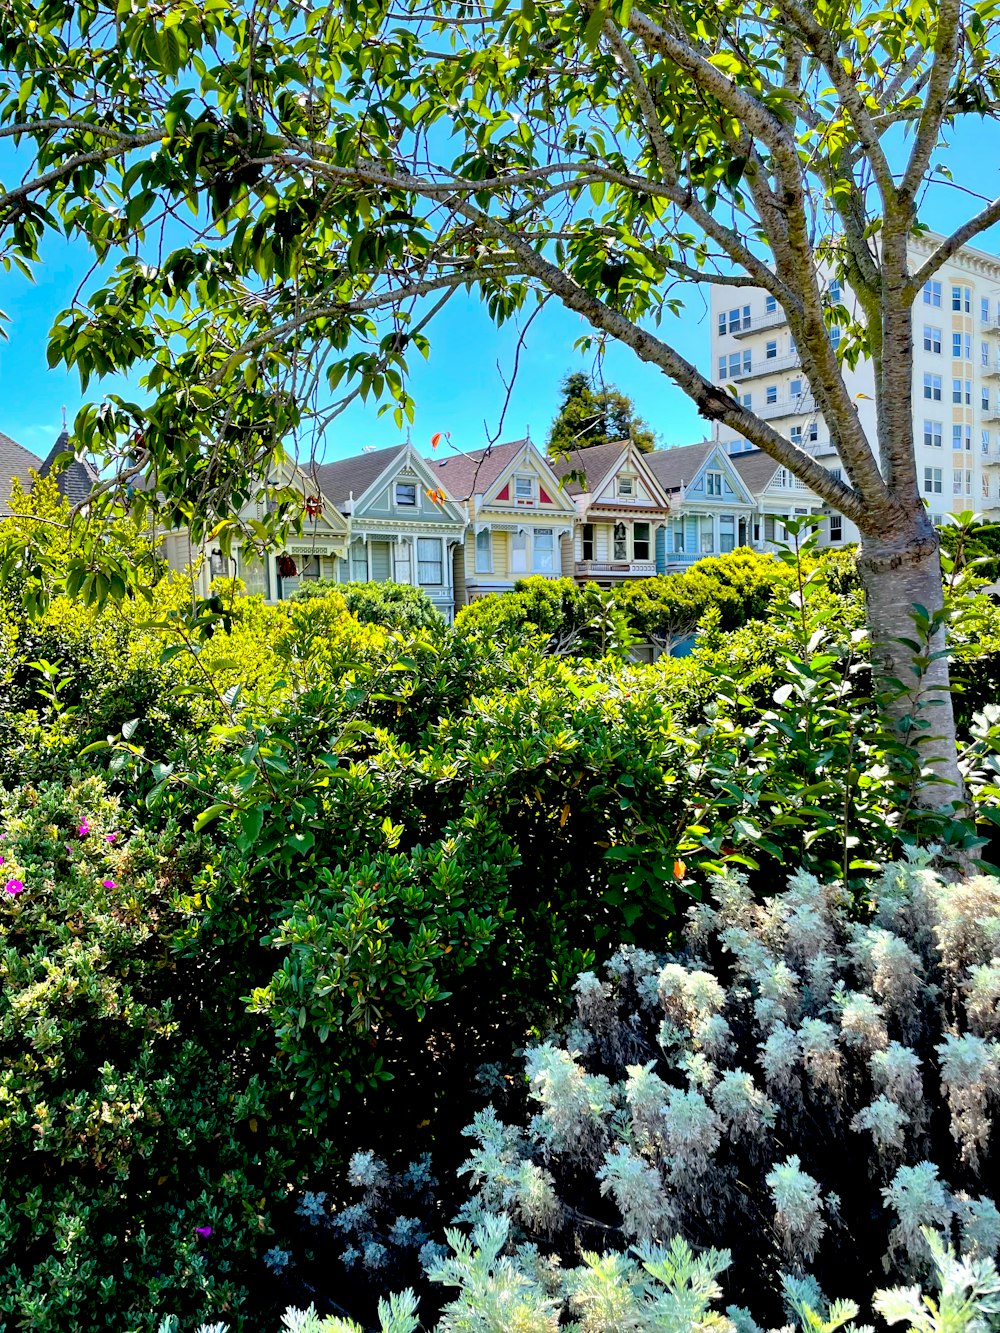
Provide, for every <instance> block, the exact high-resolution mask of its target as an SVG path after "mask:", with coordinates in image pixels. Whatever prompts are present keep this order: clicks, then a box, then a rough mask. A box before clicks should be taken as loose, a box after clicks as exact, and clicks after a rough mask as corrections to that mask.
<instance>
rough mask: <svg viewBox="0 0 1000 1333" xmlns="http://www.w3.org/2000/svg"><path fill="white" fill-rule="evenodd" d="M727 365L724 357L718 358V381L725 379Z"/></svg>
mask: <svg viewBox="0 0 1000 1333" xmlns="http://www.w3.org/2000/svg"><path fill="white" fill-rule="evenodd" d="M727 364H728V362H727V360H726V358H725V357H724V356H720V357H719V379H720V380H724V379H725V378H726V366H727Z"/></svg>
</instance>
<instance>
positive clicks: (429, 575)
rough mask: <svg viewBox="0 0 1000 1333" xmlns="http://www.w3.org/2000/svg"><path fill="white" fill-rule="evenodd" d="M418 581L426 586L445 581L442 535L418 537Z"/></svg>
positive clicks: (436, 584)
mask: <svg viewBox="0 0 1000 1333" xmlns="http://www.w3.org/2000/svg"><path fill="white" fill-rule="evenodd" d="M417 582H418V583H420V584H421V585H422V586H425V587H430V586H432V585H435V586H440V585H441V584H442V583H444V557H443V556H442V554H441V538H440V537H418V538H417Z"/></svg>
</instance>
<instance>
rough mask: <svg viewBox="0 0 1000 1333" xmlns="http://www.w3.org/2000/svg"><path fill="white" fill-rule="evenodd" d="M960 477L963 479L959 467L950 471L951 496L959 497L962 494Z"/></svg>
mask: <svg viewBox="0 0 1000 1333" xmlns="http://www.w3.org/2000/svg"><path fill="white" fill-rule="evenodd" d="M962 477H963V473H962V469H961V468H960V467H957V468H955V469H954V470H953V471H952V474H951V490H952V494H953V495H961V494H962Z"/></svg>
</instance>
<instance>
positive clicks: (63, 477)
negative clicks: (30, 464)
mask: <svg viewBox="0 0 1000 1333" xmlns="http://www.w3.org/2000/svg"><path fill="white" fill-rule="evenodd" d="M68 445H69V434H68V432H67V431H62V433H61V434H60V435H59V436H58V437H57V439H56V442H55V444H54V445H53V446H52V448H51V449H50V450H49V452H48V454H46V456H45V462H44V463H43V464H42V465H41V467H40V468H39V469H38V475H39V476H40V477H49V476H51V477H52V479H53V480H54V481H55V483H56V485H57V486H58V488H59V494H60V495H63V496H65V497H66V499H67V500H68V501H69V502H70V504H71V505H75V504H79V503H80V502H81V500H86V498H87V496H88V495H89V494H90V492H91V491H92V490H93V489H94V486H95V484H96V483H97V480H98V476H97V470H96V468H94V467H92V466H91V464H90V463H88V462H87V460H86V459H85V458H74V459H73V460H72V461H71V462H69V463H64V464H63V465H62V466H61V467H60V468H59V470H58V471H54V470H53V465H54V463H55V460H56V458H57V457H58V456H59V455H60V454H61V453H65V452H66V450H67V447H68Z"/></svg>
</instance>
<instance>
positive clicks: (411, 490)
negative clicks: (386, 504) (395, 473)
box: [396, 481, 417, 509]
mask: <svg viewBox="0 0 1000 1333" xmlns="http://www.w3.org/2000/svg"><path fill="white" fill-rule="evenodd" d="M396 503H397V504H398V505H406V506H407V507H408V508H411V509H412V508H414V507H415V506H416V503H417V483H416V482H415V481H397V482H396Z"/></svg>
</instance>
